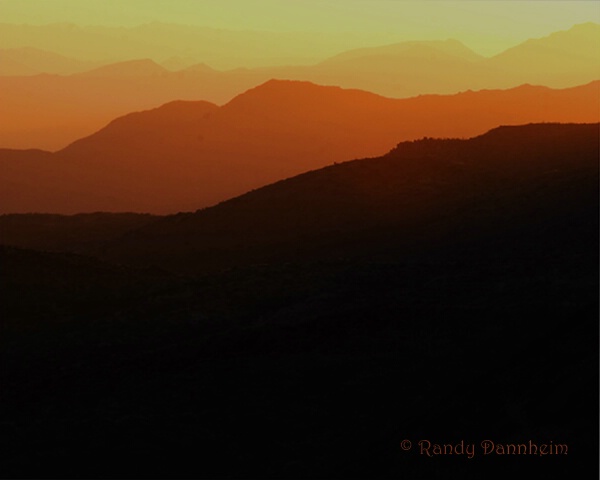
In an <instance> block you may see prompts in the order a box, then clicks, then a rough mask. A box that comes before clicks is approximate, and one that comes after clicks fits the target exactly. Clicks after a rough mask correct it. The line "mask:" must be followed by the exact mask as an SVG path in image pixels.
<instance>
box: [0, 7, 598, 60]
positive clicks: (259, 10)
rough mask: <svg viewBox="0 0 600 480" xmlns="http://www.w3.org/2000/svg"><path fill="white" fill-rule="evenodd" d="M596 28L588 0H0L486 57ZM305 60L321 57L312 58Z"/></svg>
mask: <svg viewBox="0 0 600 480" xmlns="http://www.w3.org/2000/svg"><path fill="white" fill-rule="evenodd" d="M599 21H600V2H598V1H593V0H592V1H542V0H536V1H510V0H509V1H483V0H482V1H402V0H302V1H299V0H298V1H294V0H51V1H49V0H0V22H3V23H26V24H47V23H55V22H69V23H75V24H77V25H107V26H134V25H139V24H144V23H148V22H165V23H179V24H189V25H202V26H207V27H213V28H220V29H230V30H258V31H278V32H291V31H300V32H307V31H312V32H323V33H324V34H327V35H326V37H327V38H330V37H331V35H343V34H344V33H352V34H353V35H354V36H356V42H358V44H362V45H365V44H366V43H370V44H373V45H375V44H380V43H386V42H387V43H391V42H396V41H403V40H431V39H445V38H456V39H458V40H461V41H463V42H464V43H465V44H467V45H468V46H469V47H471V48H472V49H473V50H475V51H477V52H478V53H481V54H484V55H491V54H495V53H498V52H500V51H502V50H504V49H506V48H508V47H511V46H513V45H515V44H517V43H519V42H521V41H523V40H525V39H527V38H532V37H539V36H544V35H548V34H549V33H552V32H554V31H556V30H563V29H568V28H570V27H571V26H572V25H574V24H577V23H584V22H599ZM369 39H371V40H369ZM323 41H324V42H326V39H325V38H324V40H323ZM0 43H1V42H0ZM1 47H2V46H1V45H0V48H1ZM313 48H314V45H313ZM306 55H307V56H319V55H318V53H317V52H306Z"/></svg>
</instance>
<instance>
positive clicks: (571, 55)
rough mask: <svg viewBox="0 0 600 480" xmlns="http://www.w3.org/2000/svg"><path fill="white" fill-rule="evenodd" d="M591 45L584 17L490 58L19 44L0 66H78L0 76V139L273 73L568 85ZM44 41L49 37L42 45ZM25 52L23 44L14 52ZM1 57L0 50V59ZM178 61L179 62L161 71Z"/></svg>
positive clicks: (224, 92) (58, 131)
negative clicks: (165, 53) (238, 61)
mask: <svg viewBox="0 0 600 480" xmlns="http://www.w3.org/2000/svg"><path fill="white" fill-rule="evenodd" d="M15 38H16V37H15ZM19 38H21V37H19ZM23 38H27V36H25V37H23ZM23 38H22V39H21V41H23V42H24V41H25V40H24V39H23ZM599 43H600V26H599V25H597V24H594V23H588V24H581V25H576V26H574V27H573V28H571V29H570V30H567V31H562V32H556V33H554V34H552V35H549V36H548V37H545V38H540V39H531V40H528V41H526V42H524V43H522V44H520V45H517V46H515V47H513V48H511V49H508V50H506V51H505V52H503V53H501V54H499V55H496V56H494V57H491V58H486V57H482V56H480V55H478V54H476V53H474V52H473V51H471V50H470V49H469V48H468V47H466V46H465V45H463V44H461V43H460V42H458V41H456V40H446V41H422V42H403V43H398V44H392V45H387V46H381V47H370V48H362V49H353V50H349V51H345V52H342V53H339V54H337V55H332V56H330V57H329V58H326V59H322V60H320V61H319V62H317V63H314V62H313V63H312V64H309V65H300V66H298V64H296V66H294V65H293V64H290V65H289V66H273V67H260V68H258V67H256V68H236V69H232V70H222V71H220V70H215V69H213V68H210V67H209V66H207V64H208V65H211V62H210V58H203V59H202V63H199V64H197V65H190V62H191V61H190V59H189V58H188V59H187V60H184V57H181V56H180V57H179V60H177V57H176V56H175V57H174V54H173V52H171V54H170V56H169V57H165V60H164V62H165V63H164V65H165V66H167V67H168V68H165V67H163V66H162V65H160V62H161V61H163V60H160V59H156V58H153V59H151V58H150V57H133V59H132V58H129V59H127V60H123V61H120V62H117V63H111V64H110V65H103V66H102V67H98V68H94V69H88V71H86V72H80V68H81V65H80V63H81V62H76V61H74V60H73V61H71V63H73V65H65V66H64V68H63V67H61V66H60V65H63V64H65V62H66V60H65V59H64V58H63V59H62V60H61V61H60V62H59V61H57V60H51V57H52V56H53V55H54V54H51V53H48V54H47V55H48V58H47V59H46V60H45V62H41V61H40V62H39V67H38V68H37V70H35V69H34V68H33V67H34V65H33V63H32V62H31V61H26V60H27V58H24V59H22V60H20V59H19V58H18V56H15V55H14V52H18V51H21V50H13V51H12V52H13V55H12V56H11V57H10V58H7V62H12V63H6V64H4V66H1V65H0V71H1V70H4V71H7V72H10V71H15V72H17V71H18V68H17V67H16V66H15V65H14V63H15V62H17V63H19V62H20V63H22V64H23V65H26V67H24V68H26V69H29V70H30V71H41V70H40V69H42V68H44V67H43V66H44V65H51V66H50V67H45V70H43V71H47V73H55V72H58V71H59V70H60V69H61V68H63V72H64V73H73V72H75V71H78V72H80V73H77V74H73V75H48V74H45V75H29V76H0V103H1V104H2V108H3V111H4V112H6V114H5V115H3V117H2V118H1V119H0V146H2V147H6V148H44V149H50V150H57V149H60V148H62V147H64V146H66V145H67V144H68V143H70V142H72V141H74V140H76V139H77V138H80V137H82V136H85V135H89V134H91V133H93V132H94V131H96V130H98V129H99V128H101V127H102V126H103V125H105V124H106V123H108V122H109V121H110V120H112V119H113V118H115V117H117V116H119V115H123V114H126V113H129V112H132V111H138V110H141V109H148V108H154V107H156V106H158V105H160V104H163V103H166V102H169V101H173V100H204V101H209V102H212V103H217V104H223V103H226V102H228V101H230V100H231V99H232V98H233V97H234V96H235V95H237V94H239V93H240V92H242V91H245V90H247V89H249V88H252V87H255V86H257V85H260V84H262V83H264V82H266V81H268V80H269V79H273V78H278V79H289V80H301V81H310V82H313V83H317V84H323V85H336V86H341V87H344V88H354V89H362V90H367V91H371V92H374V93H377V94H380V95H384V96H387V97H394V98H405V97H411V96H416V95H419V94H451V93H457V92H461V91H465V90H468V89H470V90H481V89H500V88H501V89H506V88H512V87H516V86H518V85H520V84H524V83H529V84H539V85H544V86H548V87H553V88H565V87H573V86H576V85H579V84H584V83H588V82H591V81H595V80H598V79H599V78H600V67H599V65H600V56H599V54H598V52H599V51H600V48H598V45H599ZM86 45H90V43H87V44H86ZM94 45H95V44H94ZM51 46H52V42H49V43H48V45H47V48H50V47H51ZM28 51H29V52H30V51H31V49H29V50H23V52H25V53H26V52H28ZM36 52H38V54H39V51H38V50H36ZM25 53H23V56H25ZM156 55H157V54H156ZM156 55H155V57H156ZM29 56H30V57H31V55H29ZM2 58H4V57H3V56H2V55H0V62H1V59H2ZM53 62H54V63H53ZM67 63H68V62H67ZM178 64H179V65H180V66H182V67H184V68H182V69H181V70H179V71H171V70H170V69H172V68H173V66H174V65H178ZM11 65H12V66H11ZM440 72H443V74H440Z"/></svg>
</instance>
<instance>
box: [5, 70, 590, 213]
mask: <svg viewBox="0 0 600 480" xmlns="http://www.w3.org/2000/svg"><path fill="white" fill-rule="evenodd" d="M598 92H599V82H592V83H590V84H588V85H582V86H578V87H574V88H568V89H564V90H552V89H549V88H546V87H539V86H531V85H522V86H520V87H517V88H512V89H510V90H482V91H477V92H473V91H467V92H462V93H459V94H456V95H447V96H441V95H423V96H419V97H415V98H409V99H390V98H384V97H380V96H378V95H375V94H372V93H369V92H364V91H358V90H344V89H341V88H339V87H329V86H319V85H314V84H311V83H308V82H297V81H281V80H271V81H268V82H266V83H265V84H263V85H260V86H258V87H256V88H253V89H251V90H248V91H247V92H244V93H242V94H241V95H239V96H237V97H236V98H234V99H233V100H232V101H231V102H229V103H228V104H226V105H224V106H222V107H217V106H216V105H212V104H210V103H207V102H183V101H177V102H171V103H169V104H166V105H163V106H161V107H159V108H156V109H154V110H149V111H145V112H137V113H131V114H128V115H125V116H123V117H119V118H117V119H115V120H114V121H112V122H110V123H109V124H108V125H107V126H106V127H105V128H103V129H101V130H100V131H98V132H96V133H95V134H93V135H90V136H88V137H85V138H82V139H79V140H77V141H76V142H73V143H72V144H71V145H69V146H68V147H66V148H64V149H63V150H61V151H58V152H55V153H52V154H49V153H47V152H41V151H29V152H19V151H15V150H3V149H0V170H1V171H2V176H0V213H31V212H38V213H61V214H74V213H83V212H97V211H109V212H140V213H147V212H149V213H157V214H172V213H176V212H180V211H190V210H193V209H197V208H203V207H207V206H211V205H214V204H216V203H218V202H220V201H223V200H226V199H229V198H232V197H234V196H237V195H241V194H243V193H245V192H247V191H249V190H251V189H253V188H258V187H262V186H264V185H267V184H269V183H272V182H276V181H278V180H280V179H282V178H287V177H291V176H294V175H298V174H300V173H302V172H306V171H307V170H311V169H316V168H321V167H324V166H326V165H331V164H332V163H334V162H341V161H346V160H349V159H352V158H363V157H372V156H378V155H382V154H384V153H385V152H388V151H389V150H390V149H391V148H393V146H394V145H395V144H396V143H397V142H398V141H402V140H413V139H416V138H421V137H424V136H430V137H431V136H433V137H458V138H467V137H472V136H474V135H480V134H482V133H484V132H485V131H487V130H489V129H491V128H494V127H496V126H498V125H520V124H526V123H539V122H560V123H589V122H597V121H598V108H597V105H598V101H599V99H598ZM324 132H325V133H326V134H324Z"/></svg>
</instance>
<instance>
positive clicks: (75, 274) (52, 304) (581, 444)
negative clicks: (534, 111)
mask: <svg viewBox="0 0 600 480" xmlns="http://www.w3.org/2000/svg"><path fill="white" fill-rule="evenodd" d="M598 140H599V126H598V124H590V125H555V124H547V125H526V126H520V127H500V128H497V129H495V130H492V131H491V132H489V133H487V134H485V135H482V136H480V137H476V138H473V139H470V140H431V139H426V140H420V141H416V142H408V143H401V144H400V145H398V147H397V148H395V149H394V150H393V151H392V152H390V153H389V154H388V155H385V156H383V157H381V158H375V159H366V160H356V161H352V162H347V163H343V164H338V165H333V166H330V167H327V168H324V169H320V170H315V171H312V172H307V173H305V174H303V175H299V176H297V177H294V178H290V179H287V180H284V181H281V182H277V183H275V184H273V185H269V186H267V187H264V188H261V189H259V190H256V191H253V192H249V193H247V194H245V195H242V196H240V197H238V198H234V199H232V200H229V201H227V202H224V203H222V204H220V205H218V206H216V207H213V208H208V209H205V210H199V211H197V212H195V213H187V214H179V215H173V216H169V217H164V218H159V219H153V218H150V217H137V216H131V215H124V216H116V217H112V216H111V215H107V214H101V215H100V214H98V215H91V216H75V217H48V216H27V217H23V218H19V217H3V219H2V221H3V222H6V220H7V219H8V220H10V221H11V222H12V225H13V226H15V225H17V223H18V222H20V224H21V225H22V226H23V228H25V227H26V228H27V231H29V232H31V233H32V234H33V233H34V232H40V234H43V235H45V236H47V238H48V244H50V245H52V248H61V246H60V244H61V243H62V244H63V245H64V247H62V248H64V249H65V250H68V249H73V248H74V245H75V244H74V243H73V242H72V239H71V238H69V236H68V235H67V232H69V231H71V230H70V229H71V228H74V229H75V230H73V231H77V232H81V234H82V237H83V236H85V237H86V239H88V240H89V241H90V243H89V244H87V245H85V246H84V245H83V244H81V245H77V246H76V248H77V249H78V250H79V251H80V253H81V252H84V251H85V252H87V254H89V255H95V256H97V257H100V258H90V257H88V256H83V255H74V254H66V253H56V252H54V253H49V252H37V251H32V250H26V249H25V250H24V249H18V248H14V247H1V248H0V268H1V270H2V275H0V295H1V296H2V298H0V309H1V312H0V313H1V314H2V317H1V318H2V342H1V343H0V353H1V355H2V356H1V361H2V368H0V385H2V393H1V395H0V426H1V427H2V428H0V447H1V448H2V452H3V461H2V468H1V469H0V476H2V477H3V478H19V477H20V478H24V477H26V478H32V477H35V478H82V477H87V478H92V477H93V478H123V477H128V478H138V477H143V478H164V477H168V478H361V479H362V478H410V479H413V478H414V479H418V478H423V479H427V480H429V479H437V478H439V479H442V478H444V479H446V478H449V479H455V478H473V479H481V478H486V479H487V478H502V479H505V478H546V479H564V478H584V477H585V475H586V474H587V473H589V470H590V468H591V469H593V468H596V466H597V462H596V460H597V451H598V435H597V433H598V431H597V427H596V425H597V423H595V422H594V421H593V420H594V419H597V415H598V408H597V405H598V389H597V374H598V364H597V338H598V337H597V334H598V201H597V200H598V198H597V194H598V183H597V182H598V152H599V142H598ZM88 221H97V222H98V230H96V229H93V228H88V225H87V222H88ZM147 221H149V223H146V222H147ZM37 222H39V224H37ZM0 225H2V223H1V222H0ZM5 225H6V223H5ZM49 225H50V226H52V225H54V226H53V227H52V228H49ZM128 225H129V226H131V227H132V228H133V230H132V231H129V232H128V233H125V234H123V235H122V236H120V238H119V239H118V240H111V237H112V238H114V237H113V236H114V235H115V234H117V235H118V234H119V233H120V232H122V231H123V230H124V229H125V228H126V227H127V226H128ZM42 232H43V233H42ZM13 233H14V232H13ZM11 235H12V234H11ZM12 238H15V239H17V240H18V237H17V236H13V237H12ZM25 240H26V239H22V240H19V241H25ZM43 243H44V242H38V243H37V245H42V244H43ZM86 243H87V242H86ZM99 244H100V246H98V245H99ZM107 259H110V260H112V261H114V262H118V263H120V264H121V265H115V264H114V263H110V262H108V261H107ZM125 264H134V265H137V266H138V267H136V268H134V267H131V266H124V265H125ZM153 265H156V266H160V267H162V268H164V269H168V270H171V271H172V272H174V273H166V272H165V271H164V270H160V269H156V268H139V267H151V266H153ZM181 272H186V273H187V275H182V274H181ZM421 439H427V440H430V441H431V442H438V443H443V444H446V443H451V444H456V443H458V442H460V441H464V442H465V443H473V444H475V445H476V448H477V455H476V456H475V457H474V458H472V459H467V458H465V457H464V456H460V455H454V456H440V457H437V458H428V457H426V456H423V455H420V454H419V452H418V444H417V442H418V441H419V440H421ZM486 439H489V440H492V441H494V442H496V443H527V442H529V441H530V440H531V441H533V442H534V443H538V444H541V443H549V442H550V441H552V442H554V443H555V444H556V443H561V444H566V445H568V448H569V450H568V455H553V456H546V457H539V456H523V455H520V456H519V455H507V456H500V455H489V456H483V455H482V453H481V449H480V448H479V445H480V442H481V441H483V440H486ZM403 440H410V441H411V442H412V444H413V449H412V450H411V451H404V450H403V449H402V448H401V444H402V441H403Z"/></svg>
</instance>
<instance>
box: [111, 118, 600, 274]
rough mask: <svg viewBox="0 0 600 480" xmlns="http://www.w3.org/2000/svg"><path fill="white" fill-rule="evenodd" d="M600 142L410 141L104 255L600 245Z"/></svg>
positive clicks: (519, 130) (327, 254)
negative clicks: (598, 216) (599, 220)
mask: <svg viewBox="0 0 600 480" xmlns="http://www.w3.org/2000/svg"><path fill="white" fill-rule="evenodd" d="M598 138H599V133H598V125H597V124H589V125H559V124H543V125H527V126H520V127H500V128H497V129H495V130H492V131H490V132H488V133H487V134H485V135H482V136H479V137H476V138H473V139H469V140H452V139H449V140H434V139H424V140H419V141H415V142H405V143H401V144H399V145H398V146H397V147H396V148H395V149H394V150H393V151H391V152H390V153H389V154H388V155H385V156H383V157H381V158H377V159H365V160H356V161H352V162H346V163H342V164H337V165H333V166H330V167H326V168H324V169H321V170H315V171H312V172H308V173H305V174H303V175H299V176H297V177H293V178H290V179H287V180H284V181H281V182H278V183H275V184H273V185H270V186H267V187H264V188H261V189H259V190H256V191H253V192H250V193H247V194H245V195H243V196H240V197H237V198H234V199H232V200H229V201H227V202H223V203H221V204H220V205H217V206H216V207H213V208H208V209H204V210H199V211H197V212H195V213H182V214H178V215H173V216H168V217H164V218H161V219H159V220H158V221H156V222H152V223H150V224H148V225H147V226H145V227H142V228H140V229H139V230H137V231H135V232H132V233H131V234H129V235H126V236H125V237H123V238H122V239H121V240H119V241H118V242H114V243H112V244H111V245H109V246H107V247H106V248H105V250H104V252H103V254H104V256H105V258H107V259H110V260H113V261H118V262H122V263H135V264H140V265H155V266H161V267H164V268H167V269H172V270H183V271H187V272H202V271H210V270H211V269H222V268H229V267H234V266H239V265H243V264H252V263H272V262H280V261H293V260H306V259H309V258H311V259H312V258H325V259H332V258H346V257H348V256H350V257H353V256H361V257H366V258H369V257H372V256H373V255H375V256H380V255H384V256H385V255H388V254H390V255H392V256H394V255H398V254H403V252H406V251H410V252H413V251H417V250H418V251H421V252H426V251H429V249H431V248H442V249H447V250H449V249H451V248H454V247H459V246H461V248H468V249H472V253H473V254H475V253H476V252H477V251H478V250H479V249H483V250H485V251H486V252H487V251H497V252H498V253H499V254H500V253H502V252H504V251H506V252H509V253H510V254H512V253H511V252H512V251H513V250H514V249H515V248H518V247H519V246H520V248H522V249H530V250H531V253H533V254H535V252H537V251H539V248H540V244H541V243H543V244H544V245H545V248H551V246H552V245H555V244H556V243H557V242H558V241H559V239H563V237H565V236H571V237H572V238H577V239H578V240H577V241H578V242H589V241H593V240H594V239H595V238H596V237H595V236H594V235H592V236H590V235H588V234H585V235H584V234H583V231H584V230H585V231H586V232H587V231H588V229H589V228H590V225H589V224H587V223H586V222H587V220H588V219H589V218H593V216H594V214H595V212H597V202H596V201H595V198H596V195H597V176H598V165H597V160H598ZM561 225H564V228H562V227H561ZM581 229H583V230H581ZM550 232H552V233H550ZM524 233H526V235H525V236H523V235H524ZM589 233H590V234H592V232H591V230H590V231H589ZM517 237H521V238H520V240H519V242H518V243H517V244H514V242H515V240H516V238H517ZM521 253H522V254H524V255H529V253H528V252H526V251H525V250H523V251H522V252H521ZM515 254H516V253H515Z"/></svg>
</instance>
